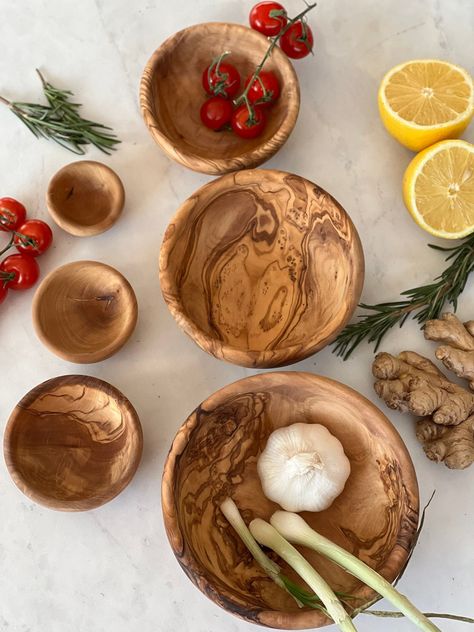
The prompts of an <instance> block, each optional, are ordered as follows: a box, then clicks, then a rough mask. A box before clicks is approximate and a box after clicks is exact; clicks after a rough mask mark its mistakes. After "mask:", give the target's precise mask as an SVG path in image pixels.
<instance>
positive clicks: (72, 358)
mask: <svg viewBox="0 0 474 632" xmlns="http://www.w3.org/2000/svg"><path fill="white" fill-rule="evenodd" d="M81 266H85V267H90V266H94V268H97V267H100V268H102V269H104V270H107V271H109V272H111V273H113V275H114V276H115V277H116V278H117V279H118V280H119V281H120V284H121V287H122V288H123V289H124V291H125V293H126V297H127V305H128V308H127V310H126V312H125V311H124V312H122V314H125V313H126V315H127V316H128V321H127V322H126V326H125V327H124V328H123V329H122V330H121V332H120V335H119V336H117V337H116V338H115V339H114V340H112V341H111V342H109V344H107V345H105V346H103V347H101V348H100V349H96V350H95V351H93V352H70V351H68V350H64V348H63V347H62V346H60V345H58V344H56V343H55V342H53V341H52V340H51V339H50V338H49V336H47V335H46V333H45V331H44V328H43V324H42V321H41V319H40V315H39V314H40V308H41V305H42V303H43V300H44V298H45V295H46V293H47V291H48V289H49V286H50V285H51V283H52V282H53V281H55V280H56V279H57V278H58V277H60V276H61V275H62V274H64V273H65V272H67V271H68V270H74V269H75V268H78V267H81ZM31 313H32V319H33V327H34V330H35V333H36V335H37V336H38V338H39V340H40V341H41V342H42V343H43V345H44V346H45V347H46V348H47V349H49V351H51V352H52V353H54V354H55V355H57V356H58V357H59V358H62V359H63V360H67V361H68V362H73V363H74V364H94V363H96V362H101V361H102V360H106V359H107V358H110V357H111V356H112V355H114V354H115V353H117V351H119V350H120V349H121V348H122V347H123V346H124V345H125V343H126V342H127V341H128V340H129V338H130V336H131V335H132V333H133V331H134V330H135V327H136V324H137V320H138V302H137V297H136V295H135V291H134V289H133V287H132V286H131V284H130V282H129V281H128V280H127V279H126V278H125V277H124V276H123V274H122V273H121V272H119V271H118V270H117V269H116V268H113V267H112V266H110V265H108V264H106V263H102V262H101V261H93V260H89V259H84V260H80V261H71V262H69V263H65V264H63V265H62V266H59V267H58V268H55V269H54V270H52V271H51V272H50V273H49V274H47V275H46V276H45V278H44V279H43V280H42V281H41V283H40V285H39V286H38V288H37V290H36V292H35V295H34V297H33V303H32V307H31Z"/></svg>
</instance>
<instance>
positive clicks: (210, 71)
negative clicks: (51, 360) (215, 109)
mask: <svg viewBox="0 0 474 632" xmlns="http://www.w3.org/2000/svg"><path fill="white" fill-rule="evenodd" d="M223 57H224V55H221V56H220V57H219V58H217V59H215V60H214V61H213V62H212V64H211V65H210V66H208V67H207V68H206V70H205V71H204V72H203V73H202V85H203V88H204V90H205V91H206V92H207V94H211V95H213V96H221V97H225V98H226V99H232V98H233V97H235V96H236V95H237V93H238V92H239V90H240V74H239V71H238V70H237V68H236V67H235V66H233V65H232V64H228V63H227V62H225V61H222V58H223Z"/></svg>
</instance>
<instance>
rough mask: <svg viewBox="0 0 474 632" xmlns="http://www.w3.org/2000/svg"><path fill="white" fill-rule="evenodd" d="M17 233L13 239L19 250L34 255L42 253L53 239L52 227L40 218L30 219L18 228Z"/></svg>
mask: <svg viewBox="0 0 474 632" xmlns="http://www.w3.org/2000/svg"><path fill="white" fill-rule="evenodd" d="M17 233H18V234H17V235H15V238H14V240H13V243H14V244H15V246H16V249H17V250H18V251H19V252H25V253H27V254H29V255H32V256H33V257H38V256H39V255H42V254H43V253H44V252H46V250H48V248H49V247H50V245H51V242H52V241H53V233H52V231H51V228H50V227H49V226H48V224H46V222H42V221H41V220H40V219H30V220H28V221H26V222H25V223H24V224H22V225H21V226H19V227H18V228H17Z"/></svg>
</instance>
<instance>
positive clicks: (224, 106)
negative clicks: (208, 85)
mask: <svg viewBox="0 0 474 632" xmlns="http://www.w3.org/2000/svg"><path fill="white" fill-rule="evenodd" d="M231 118H232V103H231V102H230V101H227V100H226V99H224V98H223V97H211V98H210V99H208V100H207V101H204V103H203V104H202V106H201V121H202V122H203V123H204V125H205V126H206V127H208V128H209V129H213V130H214V131H217V130H219V129H222V128H223V127H224V125H227V123H230V119H231Z"/></svg>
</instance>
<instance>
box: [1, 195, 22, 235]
mask: <svg viewBox="0 0 474 632" xmlns="http://www.w3.org/2000/svg"><path fill="white" fill-rule="evenodd" d="M25 219H26V209H25V207H24V206H23V204H21V203H20V202H18V201H17V200H14V199H13V198H11V197H3V198H0V230H3V231H12V230H16V229H17V228H18V226H20V224H23V222H24V221H25Z"/></svg>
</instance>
